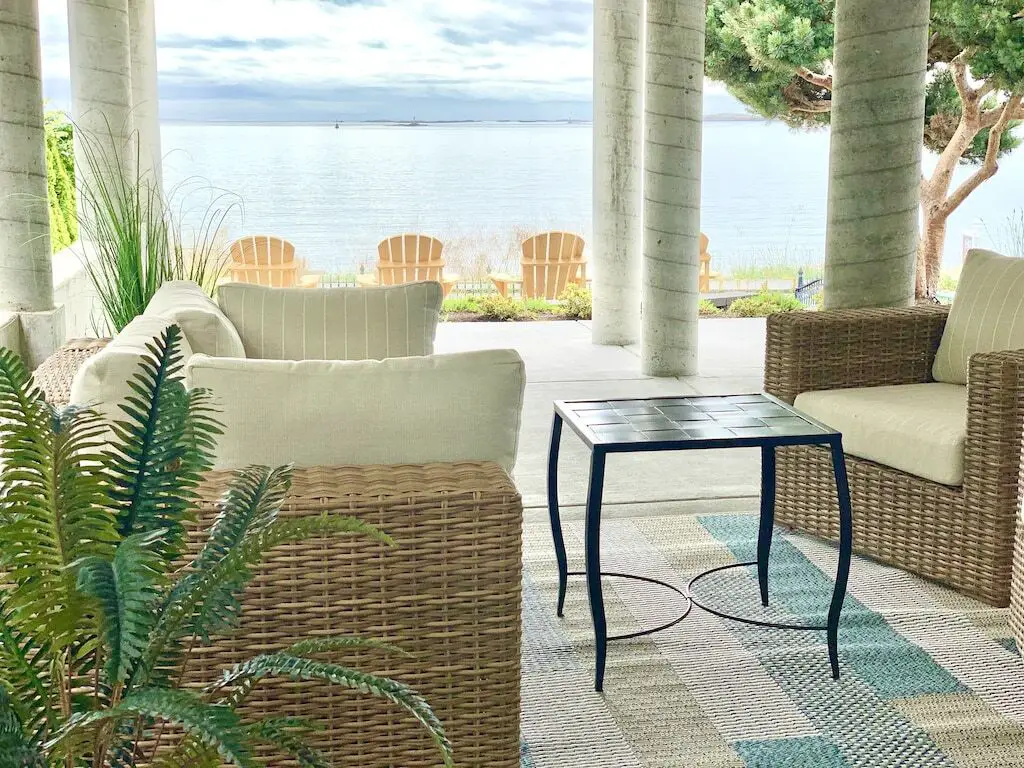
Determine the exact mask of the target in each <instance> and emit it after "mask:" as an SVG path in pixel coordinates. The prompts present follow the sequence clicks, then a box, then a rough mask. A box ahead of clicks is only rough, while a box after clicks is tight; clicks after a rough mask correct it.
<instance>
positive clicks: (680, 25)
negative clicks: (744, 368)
mask: <svg viewBox="0 0 1024 768" xmlns="http://www.w3.org/2000/svg"><path fill="white" fill-rule="evenodd" d="M703 94H704V2H703V0H648V3H647V88H646V92H645V105H644V106H645V118H646V141H645V145H644V278H643V306H644V313H643V345H642V354H641V364H642V368H643V372H644V373H646V374H648V375H650V376H688V375H692V374H695V373H696V372H697V311H698V305H699V301H700V294H699V280H700V172H701V131H702V128H703V124H702V122H703V115H704V103H703Z"/></svg>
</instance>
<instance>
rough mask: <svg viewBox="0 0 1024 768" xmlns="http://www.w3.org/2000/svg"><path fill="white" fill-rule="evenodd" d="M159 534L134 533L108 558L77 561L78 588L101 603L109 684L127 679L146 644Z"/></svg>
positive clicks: (159, 561) (159, 578)
mask: <svg viewBox="0 0 1024 768" xmlns="http://www.w3.org/2000/svg"><path fill="white" fill-rule="evenodd" d="M162 535H163V531H151V532H149V533H144V534H143V533H138V534H134V535H132V536H129V537H128V538H127V539H125V540H124V541H123V542H121V544H120V546H118V548H117V550H116V551H115V552H114V556H113V558H112V559H110V560H104V559H103V558H101V557H90V558H86V559H85V560H83V561H81V562H80V563H79V568H78V589H79V590H80V591H81V592H82V593H83V594H86V595H88V596H89V597H92V598H94V599H95V600H96V601H97V602H98V603H99V605H100V608H101V623H102V626H103V633H104V636H105V637H106V647H105V648H104V651H105V658H106V664H105V670H106V676H107V684H108V685H111V686H113V685H116V684H118V683H123V682H124V681H125V680H127V679H128V675H129V673H130V672H131V670H132V667H133V666H134V664H135V662H136V661H137V660H138V659H139V658H140V657H141V656H142V654H143V652H144V651H145V649H146V647H147V645H148V642H149V633H150V631H151V630H152V628H153V624H154V622H155V620H156V617H155V615H154V610H153V609H154V605H155V603H156V601H157V599H158V597H159V594H160V592H159V588H160V586H161V585H162V582H163V578H164V573H163V566H164V560H163V558H162V557H161V555H160V553H159V551H158V550H157V547H156V545H157V543H158V542H159V541H160V539H161V536H162Z"/></svg>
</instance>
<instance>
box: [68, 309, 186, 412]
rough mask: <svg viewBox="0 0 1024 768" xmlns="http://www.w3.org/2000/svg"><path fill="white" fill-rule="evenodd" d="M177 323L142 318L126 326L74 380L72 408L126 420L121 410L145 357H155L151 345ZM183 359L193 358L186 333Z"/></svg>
mask: <svg viewBox="0 0 1024 768" xmlns="http://www.w3.org/2000/svg"><path fill="white" fill-rule="evenodd" d="M173 324H174V321H173V320H169V319H167V318H165V317H155V316H152V315H140V316H139V317H136V318H135V319H134V320H132V321H131V322H130V323H128V325H126V326H125V327H124V330H122V331H121V332H120V333H119V334H117V336H115V337H114V339H113V341H111V342H110V343H109V344H108V345H107V346H106V347H104V348H103V349H102V350H101V351H100V352H99V353H98V354H96V355H94V356H93V357H90V358H89V359H88V360H86V361H85V362H84V363H82V366H81V367H80V368H79V369H78V371H77V373H75V378H74V379H73V380H72V381H71V399H70V402H71V404H72V405H88V406H91V407H93V408H95V409H96V411H98V412H99V413H101V414H103V415H104V416H107V417H113V418H116V419H120V418H123V416H124V412H123V411H122V410H121V409H120V408H119V407H118V405H119V404H120V403H123V402H124V401H125V400H126V399H127V398H128V396H129V395H131V394H133V392H132V389H131V387H130V386H129V385H128V382H130V381H131V380H132V379H133V378H134V376H135V374H136V373H138V371H139V364H140V363H141V362H142V357H143V356H144V355H149V354H151V353H150V351H149V349H148V345H150V344H152V343H153V340H154V339H155V338H157V337H158V336H159V335H160V334H161V333H163V332H164V331H165V330H166V329H167V327H168V326H170V325H173ZM180 349H181V356H182V360H184V361H187V360H188V359H189V358H190V357H192V347H191V345H190V344H189V342H188V337H187V336H185V335H184V334H182V338H181V347H180Z"/></svg>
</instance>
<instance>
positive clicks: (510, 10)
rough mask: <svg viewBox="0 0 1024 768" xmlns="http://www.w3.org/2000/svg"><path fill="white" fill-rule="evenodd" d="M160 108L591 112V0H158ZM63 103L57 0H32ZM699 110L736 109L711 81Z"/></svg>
mask: <svg viewBox="0 0 1024 768" xmlns="http://www.w3.org/2000/svg"><path fill="white" fill-rule="evenodd" d="M156 3H157V37H158V59H159V69H160V96H161V115H162V117H163V118H164V119H165V120H190V121H232V120H234V121H283V122H291V121H296V122H302V121H321V120H328V121H329V120H411V119H414V118H415V119H419V120H493V119H503V120H564V119H577V120H589V119H590V118H591V116H592V110H591V89H592V81H591V70H592V56H593V19H592V17H593V4H592V0H156ZM40 15H41V19H40V21H41V32H42V44H43V72H44V77H45V80H44V90H45V93H46V97H47V99H48V100H49V101H50V103H51V105H52V106H54V107H58V108H66V107H67V106H68V101H69V92H70V85H69V64H68V33H67V2H66V0H40ZM706 110H707V111H708V112H716V113H720V112H742V111H743V109H742V107H741V106H740V105H739V103H738V102H736V101H734V100H733V99H732V98H731V97H729V96H728V95H727V94H725V92H724V89H723V88H722V87H721V86H719V85H717V84H714V83H709V84H708V88H707V94H706Z"/></svg>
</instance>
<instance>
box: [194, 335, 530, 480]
mask: <svg viewBox="0 0 1024 768" xmlns="http://www.w3.org/2000/svg"><path fill="white" fill-rule="evenodd" d="M187 371H188V383H189V386H191V387H205V388H207V389H210V390H212V392H213V394H214V396H215V397H216V399H217V402H218V405H219V406H220V407H221V408H222V412H221V413H220V414H219V419H220V421H221V422H222V424H223V425H224V434H223V435H222V436H221V437H220V439H219V440H218V444H217V449H218V450H217V461H216V466H217V467H218V468H221V469H235V468H238V467H243V466H246V465H249V464H266V465H270V466H278V465H282V464H296V465H297V466H303V467H309V466H322V465H335V464H420V463H427V462H452V461H463V460H464V461H496V462H498V463H499V464H501V466H502V467H504V468H505V470H506V471H508V472H511V471H512V467H513V466H514V465H515V459H516V448H517V446H518V442H519V422H520V414H521V411H522V405H523V385H524V370H523V361H522V359H521V358H520V357H519V355H518V354H517V353H516V352H515V351H513V350H489V351H485V352H464V353H460V354H454V355H431V356H429V357H407V358H394V359H391V360H383V361H376V360H374V361H369V360H368V361H359V362H354V361H350V362H343V361H320V360H306V361H298V362H291V361H284V360H254V359H251V358H250V359H248V360H233V359H227V358H215V357H208V356H206V355H196V356H194V357H193V358H192V359H191V361H190V362H189V364H188V368H187Z"/></svg>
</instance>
